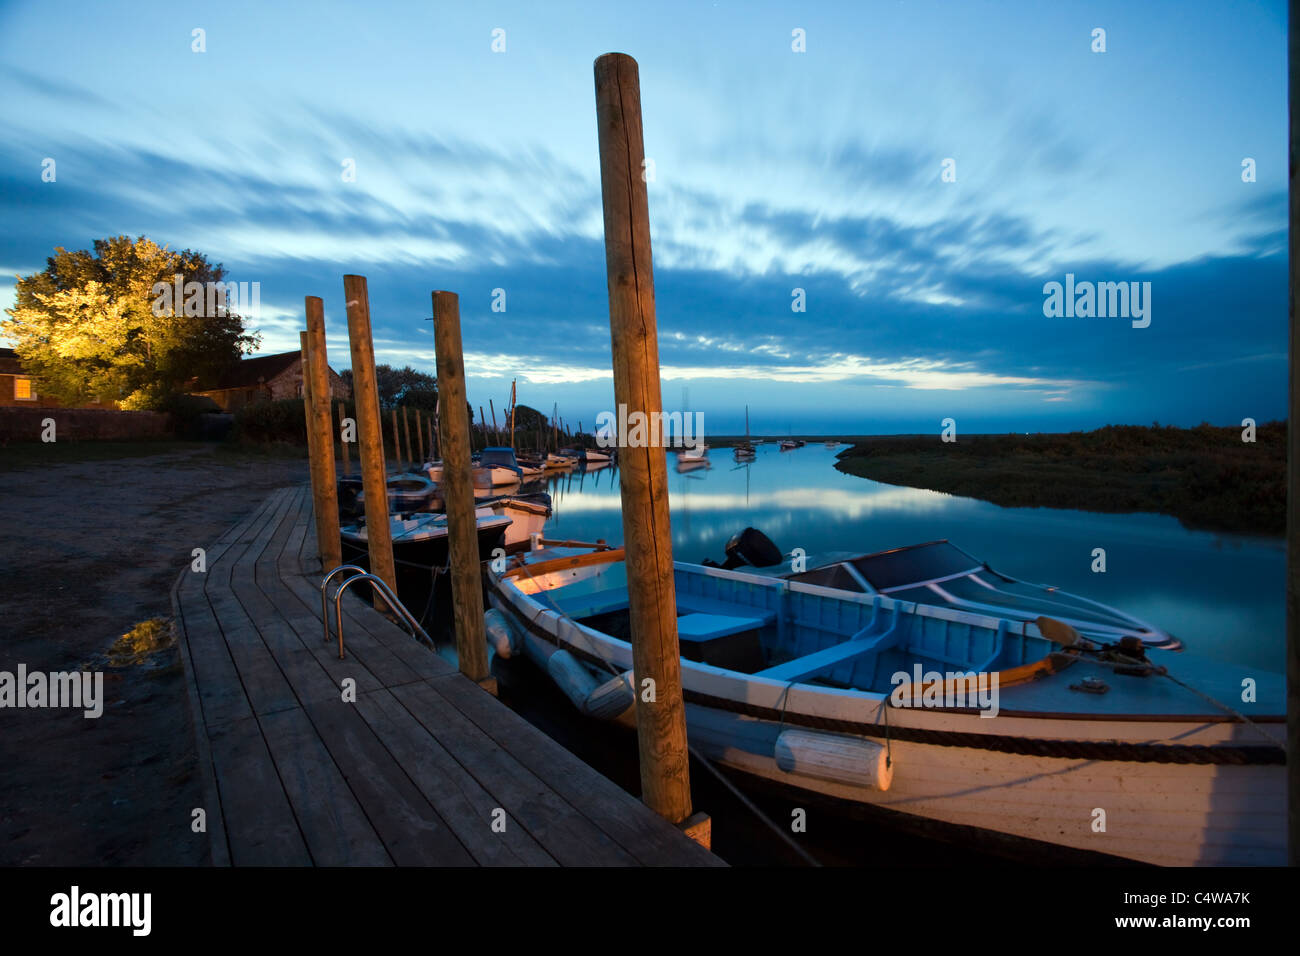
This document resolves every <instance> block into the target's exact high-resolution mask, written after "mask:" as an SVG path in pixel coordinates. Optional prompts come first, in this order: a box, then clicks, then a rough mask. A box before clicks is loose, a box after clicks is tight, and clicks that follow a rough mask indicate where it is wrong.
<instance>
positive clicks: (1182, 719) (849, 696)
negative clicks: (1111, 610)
mask: <svg viewBox="0 0 1300 956" xmlns="http://www.w3.org/2000/svg"><path fill="white" fill-rule="evenodd" d="M622 551H623V549H622V548H611V549H608V550H605V551H591V552H586V553H583V554H578V555H567V556H562V557H559V558H556V559H551V560H549V561H545V562H539V563H538V564H534V565H528V564H526V563H518V564H516V565H515V566H514V567H512V568H509V569H507V571H505V572H504V573H502V574H501V575H495V574H491V573H489V574H488V581H489V584H491V585H494V586H495V587H496V590H497V591H499V592H500V593H501V598H502V599H503V600H504V601H506V602H507V603H508V604H510V605H514V604H515V603H516V600H515V599H514V597H513V596H512V595H511V594H510V593H509V592H508V591H506V590H505V589H504V586H505V585H507V584H509V585H510V586H511V588H512V590H513V592H514V595H517V597H518V600H520V601H524V602H526V603H528V604H529V605H531V608H532V610H533V613H532V614H531V615H527V614H524V613H522V612H517V613H516V614H515V618H516V619H517V620H519V621H520V622H521V623H522V624H524V625H525V626H526V627H529V629H530V630H534V631H535V632H540V633H537V636H539V637H543V638H544V639H546V640H549V641H550V642H551V643H554V644H556V645H557V646H564V647H565V649H567V650H570V651H572V652H574V653H576V654H577V655H578V656H580V657H587V658H589V660H590V662H591V663H595V664H598V665H599V664H607V665H609V666H611V667H618V669H619V670H620V671H621V670H626V669H627V667H630V666H631V663H630V661H631V652H632V645H631V644H630V643H629V642H627V641H623V640H620V639H619V638H616V637H613V636H611V635H609V634H606V633H604V632H603V631H598V630H596V629H595V628H592V627H590V626H588V625H586V624H583V623H581V622H580V621H577V620H574V619H573V618H571V617H569V616H568V615H566V614H564V613H563V612H562V611H560V610H558V609H556V608H555V607H547V606H546V605H545V604H543V603H542V602H541V601H539V600H538V599H537V596H536V594H533V593H529V592H526V591H524V590H523V589H522V588H520V587H518V585H517V584H516V583H515V580H514V579H515V578H517V577H519V576H520V575H522V574H525V573H528V574H529V576H531V574H532V573H534V572H536V571H537V570H538V569H539V568H547V569H548V570H545V571H543V572H542V573H543V574H549V573H554V572H555V571H563V570H566V569H567V568H570V567H583V566H587V565H591V564H600V563H613V562H614V561H616V560H621V558H622ZM615 552H618V554H615ZM683 565H684V566H685V567H686V568H689V569H690V570H691V571H692V572H697V573H698V572H702V573H704V574H708V575H711V576H717V577H724V578H732V577H738V578H743V579H745V580H748V581H752V582H754V583H759V584H764V585H766V586H769V587H777V588H790V589H793V590H798V591H802V592H807V593H811V594H814V595H816V596H824V597H831V598H834V599H837V600H844V599H845V597H844V595H845V592H843V591H840V590H838V589H836V588H826V587H822V586H820V585H810V584H802V583H800V582H793V581H786V580H784V579H780V578H776V579H773V578H768V577H763V576H760V575H753V574H747V573H745V572H744V571H740V570H729V569H722V568H710V567H706V566H703V565H690V564H688V563H687V562H680V561H678V562H674V569H675V570H676V569H677V568H678V567H680V566H683ZM525 569H526V570H525ZM847 597H848V598H849V599H853V600H856V601H858V603H868V602H875V601H880V602H881V603H882V605H883V604H884V602H889V604H890V605H897V604H912V603H913V602H904V601H898V600H896V599H891V598H889V597H886V596H884V595H855V594H853V593H852V592H849V593H848V595H847ZM936 612H939V613H936ZM943 612H946V613H943ZM912 613H916V614H921V615H923V616H927V617H934V618H937V619H940V620H945V619H947V620H951V619H952V618H953V617H957V618H969V619H971V620H969V621H961V623H975V624H982V625H983V626H989V625H988V622H992V627H993V628H996V627H997V625H998V623H999V622H1000V621H1001V620H1003V619H994V618H988V617H986V616H984V615H978V614H970V613H968V612H965V611H957V610H952V609H945V608H933V607H930V606H928V605H917V606H915V607H914V608H913V609H912ZM543 618H545V619H547V620H554V621H555V622H557V625H558V622H560V621H565V622H567V623H568V626H569V627H571V628H573V629H574V630H576V631H577V632H578V633H579V634H581V635H582V636H583V637H584V638H586V640H587V642H588V643H589V644H591V645H592V646H593V647H594V648H597V649H599V648H600V647H601V645H607V646H608V649H610V650H621V651H623V652H624V654H625V656H626V657H627V659H628V664H627V666H626V667H623V666H620V665H618V664H617V663H616V662H615V661H613V660H611V659H609V658H608V657H602V656H601V655H599V654H597V653H594V651H593V650H591V649H589V648H587V647H583V646H581V645H579V644H574V643H573V642H572V641H570V640H566V639H565V637H564V635H562V634H561V633H560V628H559V626H555V627H554V628H552V629H550V630H547V629H545V628H541V627H540V625H539V624H538V622H539V620H541V619H543ZM1013 623H1020V624H1022V625H1025V626H1026V628H1030V629H1032V632H1033V634H1031V635H1029V636H1038V637H1040V638H1042V635H1041V634H1040V633H1039V632H1038V628H1037V626H1035V625H1029V624H1028V622H1012V621H1007V624H1008V633H1011V629H1010V625H1012V624H1013ZM1042 639H1043V640H1047V639H1046V638H1042ZM1167 653H1172V652H1167ZM1053 656H1055V657H1061V656H1063V655H1061V654H1060V653H1059V652H1053V653H1052V654H1049V655H1047V656H1046V657H1044V658H1041V659H1040V661H1045V660H1047V659H1048V658H1050V657H1053ZM1033 663H1037V662H1033ZM1022 666H1024V665H1022ZM681 667H682V687H683V693H685V694H686V695H687V697H688V698H689V697H692V696H695V697H697V698H698V697H710V698H713V699H716V700H734V701H736V702H738V703H744V704H746V705H750V706H753V707H755V708H757V709H758V710H764V711H768V712H770V713H771V714H774V715H776V716H777V717H779V718H781V719H786V720H788V719H789V718H790V716H791V714H792V713H798V714H801V715H804V716H807V717H811V718H813V719H830V720H843V718H839V717H837V716H834V715H831V714H825V713H820V712H819V711H820V710H821V709H822V708H819V707H815V706H813V707H811V708H810V707H809V705H816V704H826V705H830V706H833V705H834V704H835V702H837V701H849V702H856V703H862V704H865V705H868V706H870V705H872V704H875V705H878V706H879V705H881V704H882V702H883V703H884V705H888V699H889V697H890V693H892V691H891V692H890V693H886V692H880V691H872V690H861V689H857V688H838V687H829V686H825V685H819V684H808V683H801V682H798V681H779V680H772V679H771V678H766V677H761V676H758V675H756V674H745V673H743V672H740V671H735V670H730V669H727V668H721V667H716V666H714V665H711V664H705V663H703V662H700V661H690V660H686V659H684V658H683V659H682V661H681ZM688 675H697V676H698V677H699V678H701V679H706V680H707V679H713V680H720V681H723V682H724V683H726V684H732V683H734V684H737V685H739V686H738V687H736V688H735V691H743V690H744V688H745V687H746V686H748V687H754V688H762V689H764V690H767V691H771V692H776V694H777V699H778V701H779V700H780V699H781V697H782V696H784V698H785V700H784V704H783V705H782V706H780V707H768V706H766V705H764V704H752V705H751V702H750V701H749V700H748V699H747V698H748V696H749V695H746V694H743V693H736V692H735V691H733V692H732V696H731V697H727V696H725V695H723V694H719V693H717V692H711V691H709V690H705V689H703V688H696V687H690V686H688V683H690V681H688ZM914 693H915V691H914ZM796 701H798V704H796ZM688 702H691V701H689V700H688ZM705 706H707V705H705ZM889 709H890V710H891V711H892V712H894V713H895V714H900V715H903V714H906V715H911V714H916V713H931V714H943V715H952V716H973V717H977V718H979V715H980V713H981V711H980V710H979V709H978V708H972V707H955V706H954V707H948V706H943V705H940V706H929V707H925V708H916V707H893V706H890V708H889ZM998 717H1000V718H1008V719H1013V720H1028V721H1034V722H1041V721H1044V720H1053V721H1072V722H1080V721H1089V722H1098V723H1118V724H1126V725H1141V724H1177V723H1181V724H1186V725H1188V729H1189V731H1195V730H1198V729H1205V728H1206V727H1207V726H1209V725H1239V724H1240V721H1238V720H1237V719H1236V718H1235V717H1233V716H1232V715H1229V714H1220V713H1194V714H1161V713H1151V714H1138V713H1115V714H1104V713H1087V712H1068V711H1044V710H1016V709H1014V708H1006V707H1000V708H999V711H998ZM979 719H984V718H979ZM1251 719H1252V720H1254V721H1255V722H1256V723H1267V724H1275V723H1284V722H1285V721H1286V717H1285V715H1272V714H1268V715H1260V716H1258V717H1253V718H1251ZM847 722H848V723H859V722H856V721H847ZM862 726H863V727H871V726H873V725H869V724H862ZM895 726H899V725H895ZM850 732H853V731H850ZM857 732H859V733H864V734H867V735H869V736H870V735H874V736H881V735H882V732H881V731H879V730H877V731H875V732H874V734H873V733H871V732H868V731H865V730H864V731H857ZM1184 735H1185V734H1179V735H1177V736H1184ZM984 736H988V737H990V738H996V737H999V736H1012V734H1002V733H998V734H986V735H984ZM1020 736H1030V737H1033V739H1039V740H1051V739H1059V738H1053V737H1051V736H1047V735H1043V736H1034V735H1032V734H1028V735H1026V734H1023V733H1022V734H1020ZM1125 745H1126V746H1136V745H1137V744H1135V743H1133V744H1130V743H1129V742H1125ZM1151 746H1156V747H1159V746H1161V745H1158V744H1152V745H1151ZM1189 746H1194V747H1199V748H1206V749H1212V748H1215V747H1218V748H1223V747H1239V746H1242V745H1240V744H1237V743H1235V742H1231V741H1229V742H1225V743H1222V744H1217V743H1204V744H1194V745H1189ZM1246 746H1249V745H1246ZM1260 746H1261V749H1263V750H1269V749H1272V748H1270V747H1268V746H1267V745H1260Z"/></svg>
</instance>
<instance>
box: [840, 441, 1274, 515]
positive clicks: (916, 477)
mask: <svg viewBox="0 0 1300 956" xmlns="http://www.w3.org/2000/svg"><path fill="white" fill-rule="evenodd" d="M835 467H836V468H837V469H839V470H840V471H843V472H846V473H847V474H850V475H856V476H858V477H860V478H869V479H871V480H872V481H880V482H884V483H886V484H891V485H906V486H909V487H913V488H926V489H930V490H932V491H941V492H946V493H948V494H954V495H962V496H965V497H969V498H979V499H982V500H984V501H989V502H992V503H993V504H996V505H1001V506H1003V507H1008V508H1025V507H1031V508H1032V507H1040V508H1068V509H1073V510H1079V511H1098V512H1107V513H1112V514H1124V513H1133V512H1156V513H1159V514H1166V515H1171V516H1173V517H1175V518H1177V519H1178V520H1179V521H1180V522H1182V524H1183V525H1184V526H1185V527H1187V528H1190V529H1193V530H1200V531H1220V532H1228V533H1233V534H1256V535H1270V536H1276V537H1281V536H1284V535H1285V533H1286V423H1285V422H1268V423H1264V424H1261V425H1259V426H1258V428H1257V429H1256V436H1255V442H1253V443H1247V442H1243V441H1242V429H1241V428H1236V427H1230V428H1221V427H1215V426H1211V425H1200V426H1198V427H1196V428H1175V427H1173V426H1163V427H1161V426H1158V425H1153V426H1139V425H1118V426H1115V425H1112V426H1107V427H1105V428H1099V429H1097V430H1096V431H1091V432H1069V433H1061V434H1039V435H977V436H959V437H958V440H957V441H955V442H949V443H945V442H943V441H941V440H940V437H939V435H938V434H935V435H927V436H888V437H875V438H864V439H861V440H859V441H857V442H855V443H854V444H853V445H852V447H850V448H848V449H846V450H844V451H842V452H841V453H840V454H839V456H838V460H837V461H836V464H835Z"/></svg>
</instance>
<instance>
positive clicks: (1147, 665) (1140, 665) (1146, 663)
mask: <svg viewBox="0 0 1300 956" xmlns="http://www.w3.org/2000/svg"><path fill="white" fill-rule="evenodd" d="M1081 650H1091V651H1094V652H1100V651H1102V650H1106V648H1082V649H1081ZM1110 654H1111V658H1110V659H1107V658H1101V657H1091V656H1090V657H1088V658H1086V660H1087V661H1088V662H1089V663H1092V664H1097V665H1099V666H1101V667H1110V668H1116V669H1118V668H1120V667H1125V668H1130V669H1140V670H1142V671H1145V672H1146V673H1147V674H1155V675H1156V676H1157V677H1167V678H1168V679H1169V680H1171V681H1173V682H1174V683H1175V684H1177V685H1178V686H1179V687H1181V688H1183V689H1184V690H1187V691H1190V692H1191V693H1193V694H1195V695H1196V696H1197V697H1199V698H1201V699H1202V700H1204V701H1205V702H1206V703H1209V704H1211V705H1213V706H1215V707H1218V708H1219V709H1220V710H1222V711H1223V712H1224V713H1226V714H1230V715H1231V716H1233V717H1235V718H1237V720H1239V721H1241V722H1242V723H1243V724H1247V725H1248V726H1250V727H1252V728H1253V729H1254V730H1255V731H1256V732H1257V733H1258V734H1259V735H1260V736H1261V737H1263V738H1264V739H1265V740H1267V741H1268V742H1269V743H1271V744H1273V745H1274V746H1275V747H1280V748H1281V749H1282V750H1283V751H1285V750H1286V744H1285V743H1284V742H1283V741H1280V740H1278V739H1277V738H1276V737H1274V736H1273V735H1272V734H1270V733H1269V732H1268V731H1266V730H1265V729H1264V728H1263V727H1261V726H1260V725H1259V724H1257V723H1256V722H1255V721H1253V720H1251V719H1250V718H1249V717H1247V716H1246V715H1245V714H1243V713H1242V712H1241V711H1239V710H1236V709H1235V708H1233V707H1230V706H1229V705H1227V704H1225V703H1224V702H1223V701H1221V700H1216V699H1215V698H1214V697H1211V696H1210V695H1209V694H1207V693H1205V692H1204V691H1202V690H1198V689H1197V688H1195V687H1193V686H1192V685H1191V684H1189V683H1187V681H1185V680H1181V679H1179V678H1177V677H1175V676H1174V675H1173V674H1171V673H1169V669H1168V668H1166V667H1164V666H1163V665H1160V664H1153V663H1152V662H1151V661H1150V660H1149V659H1147V658H1145V657H1143V658H1136V657H1129V656H1128V655H1126V654H1122V653H1120V652H1118V651H1114V650H1111V651H1110ZM1134 676H1137V675H1134Z"/></svg>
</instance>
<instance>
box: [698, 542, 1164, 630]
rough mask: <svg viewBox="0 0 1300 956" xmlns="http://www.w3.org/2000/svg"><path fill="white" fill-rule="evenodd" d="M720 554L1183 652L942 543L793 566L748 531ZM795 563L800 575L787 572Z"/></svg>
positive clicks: (762, 569) (1140, 624) (1132, 620)
mask: <svg viewBox="0 0 1300 956" xmlns="http://www.w3.org/2000/svg"><path fill="white" fill-rule="evenodd" d="M726 552H727V560H726V561H725V562H724V563H723V564H722V565H720V566H721V567H724V568H740V567H744V568H747V569H748V570H751V571H752V572H753V573H755V574H765V575H772V576H775V577H782V578H786V579H787V580H790V581H801V582H803V583H805V584H816V585H820V586H821V587H826V588H833V589H836V590H841V591H848V592H852V593H856V594H883V595H887V596H888V597H892V598H896V599H898V600H902V601H911V602H915V603H918V604H929V605H932V606H935V607H951V608H956V609H959V610H963V611H973V612H975V613H977V614H988V615H991V616H993V617H1004V618H1007V619H1008V620H1012V621H1034V620H1036V619H1037V618H1039V617H1042V616H1047V617H1052V618H1056V619H1057V620H1060V621H1064V622H1065V623H1066V624H1069V625H1070V626H1071V627H1073V628H1075V629H1076V630H1078V631H1079V632H1080V633H1081V634H1083V635H1084V636H1085V637H1090V638H1096V639H1098V640H1102V641H1118V640H1120V639H1121V638H1124V637H1135V638H1137V639H1139V640H1141V641H1142V643H1143V644H1144V645H1145V646H1146V647H1148V648H1159V649H1161V650H1181V649H1182V646H1183V644H1182V642H1181V641H1180V640H1179V639H1178V638H1176V637H1174V636H1173V635H1172V634H1169V633H1168V632H1166V631H1163V630H1161V629H1160V628H1158V627H1156V626H1154V625H1152V624H1149V623H1147V622H1146V621H1143V620H1141V619H1140V618H1137V617H1134V616H1133V615H1131V614H1127V613H1125V612H1124V611H1121V610H1118V609H1117V608H1113V607H1110V606H1109V605H1106V604H1102V603H1101V602H1099V601H1093V600H1090V599H1088V598H1085V597H1080V596H1079V595H1077V594H1071V593H1070V592H1068V591H1062V590H1061V589H1060V588H1058V587H1054V586H1050V585H1045V584H1031V583H1029V582H1027V581H1021V580H1019V579H1017V578H1013V577H1011V576H1010V575H1007V574H1002V573H1001V572H999V571H995V570H993V568H991V567H990V566H989V565H988V563H987V562H985V561H981V560H979V559H978V558H975V557H972V556H971V555H969V554H967V553H966V552H965V551H963V550H962V549H961V548H959V547H957V546H956V545H955V544H953V543H952V542H951V541H948V540H947V539H944V540H940V541H928V542H926V543H924V544H914V545H909V546H907V547H903V548H892V549H890V550H888V551H877V552H875V553H874V554H853V553H851V552H828V553H826V554H820V555H817V554H813V555H808V556H806V557H804V558H801V559H800V561H799V562H795V561H794V560H793V558H792V557H787V556H786V555H783V554H782V553H781V550H780V549H779V548H778V547H777V546H776V545H775V544H773V543H772V541H771V539H769V538H768V537H767V536H766V535H764V534H763V533H762V532H761V531H758V530H757V529H755V528H746V529H745V530H744V531H742V532H741V533H740V534H738V535H735V536H734V537H733V538H732V539H731V540H730V541H728V542H727V548H726ZM704 563H705V564H711V562H709V561H707V560H706V561H705V562H704ZM796 564H798V565H799V566H800V570H799V571H794V570H793V567H795V566H796Z"/></svg>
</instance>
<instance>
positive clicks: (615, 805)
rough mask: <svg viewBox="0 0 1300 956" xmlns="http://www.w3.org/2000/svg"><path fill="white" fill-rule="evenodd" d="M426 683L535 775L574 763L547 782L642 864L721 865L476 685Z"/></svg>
mask: <svg viewBox="0 0 1300 956" xmlns="http://www.w3.org/2000/svg"><path fill="white" fill-rule="evenodd" d="M430 686H432V687H433V689H434V690H436V691H437V692H438V693H439V694H440V695H442V696H443V697H444V698H446V699H447V701H448V702H449V703H450V704H452V706H454V707H455V708H456V709H457V710H458V711H459V712H460V713H462V714H464V715H465V717H466V718H467V719H469V720H472V721H474V723H475V724H476V725H477V726H479V727H480V728H481V729H482V730H483V732H484V733H486V734H487V735H488V736H490V737H492V738H493V739H494V740H496V741H498V742H499V743H500V742H508V746H509V747H510V752H511V753H512V754H513V755H515V756H516V758H517V759H518V760H519V761H520V763H521V764H523V765H524V766H525V767H527V768H528V769H529V770H531V771H533V772H534V773H537V774H539V775H541V774H547V768H548V767H553V766H556V765H558V764H561V763H568V762H572V763H573V764H574V765H573V766H571V767H569V768H568V769H567V772H565V773H563V774H555V775H550V774H547V779H548V781H549V782H550V783H551V784H552V785H553V786H554V787H555V789H556V791H557V792H558V793H559V795H560V796H561V797H563V798H564V799H565V800H567V801H568V802H569V803H570V804H572V805H573V806H574V807H575V808H576V809H578V810H579V811H581V812H582V813H583V814H585V815H586V816H587V818H588V819H590V820H591V821H592V822H593V823H594V824H595V825H596V826H598V827H600V828H601V829H602V830H603V831H604V832H605V833H607V834H608V835H609V836H610V837H611V838H613V839H614V840H615V841H617V842H618V843H619V844H620V845H621V846H623V847H625V848H627V849H628V850H629V852H631V853H633V854H634V855H635V856H636V857H637V859H638V861H640V862H641V863H645V864H648V865H675V866H680V865H683V864H684V863H692V864H694V865H696V866H716V865H721V864H722V861H721V860H720V859H718V858H717V857H716V856H714V855H713V854H712V853H710V852H709V851H708V850H706V849H704V847H702V846H699V845H698V844H696V843H694V842H691V841H688V842H690V846H689V847H683V846H682V840H681V836H682V834H681V832H680V831H679V830H678V829H677V828H676V827H674V826H673V825H672V824H671V823H669V822H668V821H667V820H665V819H663V818H662V817H660V816H659V815H657V814H654V813H643V812H640V811H643V810H645V809H646V807H645V805H644V804H643V803H641V801H640V800H638V799H637V798H636V797H634V796H632V795H631V794H630V793H628V792H627V791H626V790H624V789H623V788H622V787H619V786H618V785H617V784H615V783H613V782H612V781H610V780H609V779H607V778H606V777H603V776H601V775H600V774H599V773H597V772H596V771H595V770H593V769H592V768H591V767H589V766H587V765H586V764H585V763H583V762H582V761H580V760H577V759H576V758H574V757H573V755H572V754H570V753H569V752H568V751H567V750H565V749H564V748H563V747H561V746H560V745H559V744H557V743H556V742H555V741H554V740H552V739H551V738H550V737H548V736H546V734H544V733H542V732H541V731H540V730H538V729H537V728H536V727H534V726H533V725H532V724H529V723H527V722H526V721H525V722H523V725H522V726H519V724H518V722H516V721H514V720H504V719H502V718H503V717H506V716H507V715H508V716H509V717H514V716H515V715H514V714H513V713H509V712H507V714H502V713H501V712H500V710H501V708H497V707H493V706H490V705H491V704H494V703H495V701H492V700H491V699H489V698H487V696H486V695H484V694H482V693H481V692H479V693H476V691H478V688H477V687H475V686H474V685H473V684H471V683H470V682H469V681H450V680H448V681H438V682H436V683H432V684H431V685H430ZM485 704H487V705H489V706H484V705H485ZM692 857H694V859H692Z"/></svg>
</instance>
